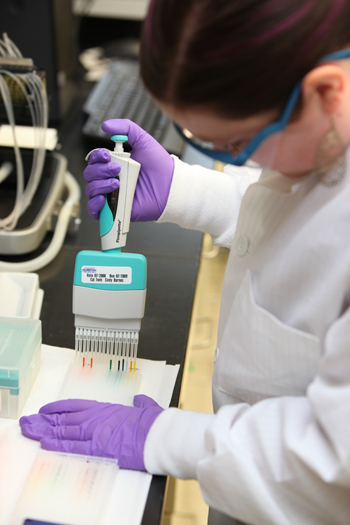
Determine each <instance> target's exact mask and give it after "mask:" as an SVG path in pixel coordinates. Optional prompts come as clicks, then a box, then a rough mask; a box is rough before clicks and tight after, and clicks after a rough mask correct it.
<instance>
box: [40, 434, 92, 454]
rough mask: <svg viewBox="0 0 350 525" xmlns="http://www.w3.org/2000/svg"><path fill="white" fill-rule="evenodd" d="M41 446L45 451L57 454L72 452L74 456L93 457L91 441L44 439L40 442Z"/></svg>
mask: <svg viewBox="0 0 350 525" xmlns="http://www.w3.org/2000/svg"><path fill="white" fill-rule="evenodd" d="M40 445H41V446H42V447H43V448H44V449H45V450H54V451H56V452H70V453H72V454H84V455H87V456H90V455H91V441H75V440H63V441H61V440H60V439H52V438H48V437H44V438H42V439H41V440H40Z"/></svg>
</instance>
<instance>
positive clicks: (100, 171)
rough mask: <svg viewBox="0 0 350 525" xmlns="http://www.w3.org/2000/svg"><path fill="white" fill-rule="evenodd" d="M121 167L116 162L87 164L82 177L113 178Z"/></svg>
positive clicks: (89, 179)
mask: <svg viewBox="0 0 350 525" xmlns="http://www.w3.org/2000/svg"><path fill="white" fill-rule="evenodd" d="M120 170H121V167H120V164H118V163H117V162H106V163H101V162H99V163H95V164H88V165H87V166H86V168H85V170H84V179H85V180H86V181H87V182H91V181H92V180H101V179H102V180H103V179H113V178H114V177H116V176H117V175H118V173H119V172H120Z"/></svg>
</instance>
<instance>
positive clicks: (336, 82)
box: [301, 64, 347, 115]
mask: <svg viewBox="0 0 350 525" xmlns="http://www.w3.org/2000/svg"><path fill="white" fill-rule="evenodd" d="M301 89H302V94H303V100H304V102H305V103H308V102H314V103H318V105H319V107H320V108H321V109H322V110H323V111H324V112H325V113H328V114H329V115H334V114H335V113H339V112H341V109H342V107H343V104H344V102H345V97H346V92H347V89H346V73H345V70H344V69H343V67H342V66H341V64H339V65H338V64H324V65H321V66H318V67H315V68H314V69H312V70H311V71H310V72H309V73H307V75H305V77H304V79H303V81H302V87H301Z"/></svg>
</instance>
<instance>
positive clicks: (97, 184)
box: [85, 179, 120, 199]
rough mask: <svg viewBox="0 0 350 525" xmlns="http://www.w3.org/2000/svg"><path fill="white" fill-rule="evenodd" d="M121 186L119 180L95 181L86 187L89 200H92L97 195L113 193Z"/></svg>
mask: <svg viewBox="0 0 350 525" xmlns="http://www.w3.org/2000/svg"><path fill="white" fill-rule="evenodd" d="M119 186H120V181H119V179H104V180H93V181H92V182H89V183H88V184H87V185H86V188H85V194H86V196H87V198H88V199H91V198H92V197H96V195H104V194H105V193H111V192H112V191H115V190H117V189H118V188H119Z"/></svg>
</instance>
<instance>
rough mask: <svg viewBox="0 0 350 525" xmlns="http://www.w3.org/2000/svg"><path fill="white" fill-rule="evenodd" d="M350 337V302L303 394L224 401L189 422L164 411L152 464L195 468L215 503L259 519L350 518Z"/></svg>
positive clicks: (340, 524)
mask: <svg viewBox="0 0 350 525" xmlns="http://www.w3.org/2000/svg"><path fill="white" fill-rule="evenodd" d="M349 341H350V309H349V310H348V311H346V312H345V314H344V315H343V316H342V317H341V318H339V319H338V320H337V321H336V322H334V323H333V324H332V325H331V327H330V328H329V330H328V332H327V334H326V337H325V340H324V353H323V357H322V358H321V361H320V366H319V373H318V375H317V376H316V377H315V379H314V381H313V382H312V383H311V384H310V385H309V387H308V389H307V393H306V396H305V397H302V396H301V397H280V398H270V399H266V400H263V401H261V402H259V403H256V404H255V405H253V406H249V405H246V404H238V405H226V406H223V407H221V409H220V410H219V411H218V413H217V414H216V415H211V416H209V415H207V414H196V415H195V416H193V420H192V422H190V419H191V413H184V412H182V411H181V410H178V409H172V413H168V414H167V412H168V411H165V413H164V415H163V414H162V415H161V416H160V417H159V421H158V420H156V421H155V423H154V426H152V427H151V430H150V433H149V436H148V437H147V440H146V447H145V465H146V468H147V469H149V471H150V472H153V473H161V474H170V475H175V476H178V477H196V478H197V479H198V481H199V483H200V487H201V490H202V493H203V496H204V499H205V500H206V501H207V503H208V504H209V505H210V506H211V507H214V508H216V509H218V510H220V511H221V512H223V513H225V514H228V515H230V516H233V517H235V518H237V519H240V520H241V521H243V522H245V523H250V524H252V525H273V524H275V525H292V524H293V525H295V524H298V525H304V524H305V525H306V524H307V525H330V524H332V525H348V524H349V523H350V342H349ZM190 449H191V450H190ZM191 458H192V463H191Z"/></svg>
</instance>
